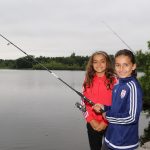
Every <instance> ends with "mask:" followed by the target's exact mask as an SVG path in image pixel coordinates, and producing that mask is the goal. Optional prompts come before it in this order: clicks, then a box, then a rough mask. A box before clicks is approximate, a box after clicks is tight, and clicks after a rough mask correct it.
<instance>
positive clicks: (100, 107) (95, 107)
mask: <svg viewBox="0 0 150 150" xmlns="http://www.w3.org/2000/svg"><path fill="white" fill-rule="evenodd" d="M92 108H93V109H94V111H95V112H97V113H100V112H101V109H103V110H104V105H102V104H99V103H97V104H95V105H94V106H93V107H92Z"/></svg>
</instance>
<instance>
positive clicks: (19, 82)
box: [0, 70, 150, 150]
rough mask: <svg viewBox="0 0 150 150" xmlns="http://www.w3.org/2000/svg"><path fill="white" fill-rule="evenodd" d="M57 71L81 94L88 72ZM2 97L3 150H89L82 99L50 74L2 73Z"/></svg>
mask: <svg viewBox="0 0 150 150" xmlns="http://www.w3.org/2000/svg"><path fill="white" fill-rule="evenodd" d="M54 72H55V73H56V74H57V75H58V76H59V77H60V78H62V79H63V80H64V81H66V82H67V83H68V84H69V85H70V86H72V87H73V88H75V89H76V90H78V91H81V89H82V88H81V86H82V82H83V79H84V74H85V72H84V71H54ZM0 95H1V98H0V150H67V149H71V150H77V149H82V150H89V145H88V138H87V133H86V123H85V121H84V118H83V116H82V113H81V112H80V111H79V110H78V109H77V108H76V106H75V102H77V101H78V102H80V97H79V96H78V95H77V94H76V93H75V92H74V91H72V90H71V89H70V88H68V87H67V86H66V85H64V84H63V83H62V82H60V81H59V80H57V79H56V78H55V77H54V76H52V75H51V74H50V73H49V72H47V71H42V70H41V71H36V70H0ZM149 121H150V119H149V118H146V114H144V113H142V114H141V118H140V129H139V132H140V135H142V134H143V130H144V128H146V127H147V126H148V122H149Z"/></svg>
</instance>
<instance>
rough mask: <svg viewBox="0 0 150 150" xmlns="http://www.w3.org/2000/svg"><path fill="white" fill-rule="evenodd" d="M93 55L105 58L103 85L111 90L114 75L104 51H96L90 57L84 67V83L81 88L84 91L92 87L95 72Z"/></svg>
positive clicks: (109, 60)
mask: <svg viewBox="0 0 150 150" xmlns="http://www.w3.org/2000/svg"><path fill="white" fill-rule="evenodd" d="M95 55H103V56H104V57H105V58H106V71H105V75H106V81H105V84H106V87H107V89H111V85H113V83H114V75H115V73H114V69H113V65H112V63H111V59H110V57H109V55H108V54H107V53H106V52H104V51H97V52H95V53H93V54H92V55H91V57H90V59H89V61H88V63H87V66H86V75H85V81H84V83H83V87H84V89H85V90H86V87H90V86H91V85H92V82H93V78H94V76H95V70H94V68H93V58H94V56H95Z"/></svg>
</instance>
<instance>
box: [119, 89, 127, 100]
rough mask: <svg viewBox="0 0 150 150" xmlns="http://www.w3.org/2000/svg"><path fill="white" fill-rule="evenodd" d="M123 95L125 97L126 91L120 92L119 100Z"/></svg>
mask: <svg viewBox="0 0 150 150" xmlns="http://www.w3.org/2000/svg"><path fill="white" fill-rule="evenodd" d="M125 95H126V90H122V91H121V94H120V96H121V98H124V97H125Z"/></svg>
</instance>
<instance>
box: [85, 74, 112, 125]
mask: <svg viewBox="0 0 150 150" xmlns="http://www.w3.org/2000/svg"><path fill="white" fill-rule="evenodd" d="M105 83H106V76H105V75H104V76H102V77H98V76H97V75H95V76H94V78H93V84H92V85H91V86H90V87H86V90H84V91H83V94H84V96H85V97H87V98H88V99H90V100H91V101H93V102H94V103H100V104H104V105H106V106H110V105H111V99H112V90H111V89H107V87H106V84H105ZM85 105H86V110H87V111H86V112H85V114H84V116H85V119H86V121H87V122H90V121H91V120H93V119H95V120H97V121H99V122H101V121H103V122H105V123H108V122H107V120H105V119H104V118H103V117H102V115H101V114H98V113H96V112H95V111H94V110H93V109H92V106H91V105H90V104H88V103H85Z"/></svg>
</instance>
